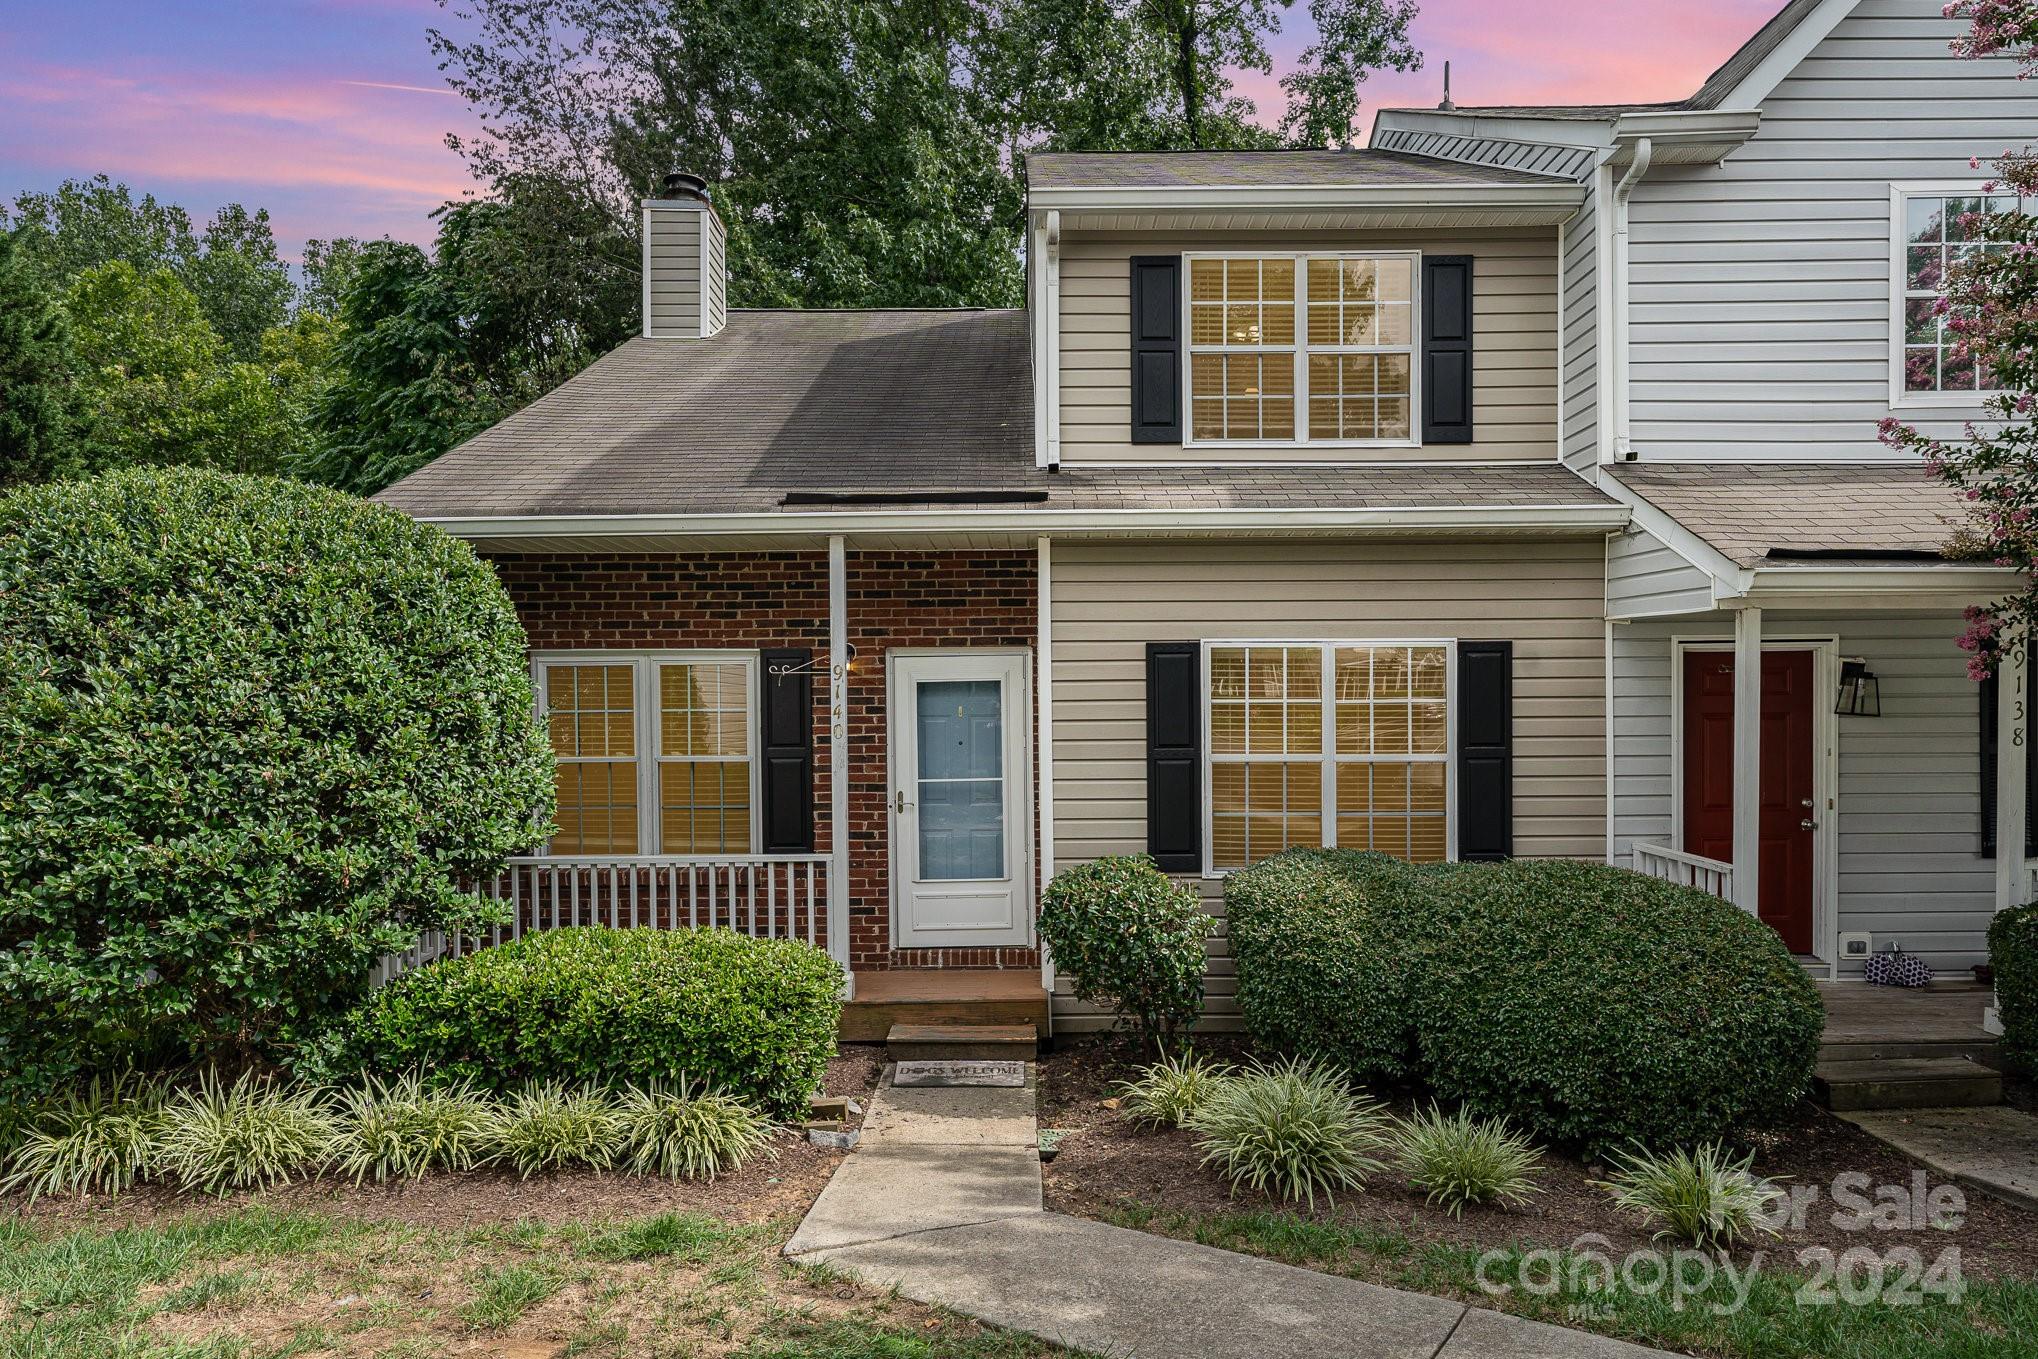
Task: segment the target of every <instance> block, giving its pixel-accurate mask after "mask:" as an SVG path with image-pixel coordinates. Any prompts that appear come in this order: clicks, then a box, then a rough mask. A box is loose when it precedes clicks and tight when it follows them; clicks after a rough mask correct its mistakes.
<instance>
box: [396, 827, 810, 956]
mask: <svg viewBox="0 0 2038 1359" xmlns="http://www.w3.org/2000/svg"><path fill="white" fill-rule="evenodd" d="M827 866H828V856H827V855H825V854H749V855H741V856H715V857H695V856H686V855H621V856H595V857H586V856H552V855H533V856H529V857H524V858H516V859H511V860H510V861H509V867H508V868H506V869H505V870H504V871H503V872H502V873H501V874H500V875H498V876H497V877H496V878H495V879H494V880H493V881H490V882H484V883H482V884H481V885H480V886H479V887H478V888H477V889H476V891H477V892H478V893H479V894H480V895H482V896H485V897H487V898H489V899H490V900H493V901H501V902H507V903H510V906H511V910H510V919H509V923H507V924H504V925H498V926H495V927H492V928H490V929H487V930H482V931H460V930H452V931H440V930H432V931H428V932H427V933H426V934H424V935H423V936H421V937H420V938H419V940H418V942H417V943H416V944H415V945H413V946H412V947H410V948H408V949H405V950H404V951H403V952H401V953H390V954H385V955H383V957H382V958H381V960H380V961H378V962H377V963H376V965H375V969H374V971H373V972H372V973H371V974H370V977H369V986H370V988H371V989H372V988H374V987H379V986H383V985H386V984H387V983H389V982H391V981H393V980H395V979H396V978H397V977H400V976H402V975H403V974H404V973H406V972H410V971H412V970H414V969H416V968H420V967H423V966H425V965H426V964H427V963H432V962H436V961H438V960H439V959H441V958H447V957H452V958H458V957H461V956H463V955H465V954H469V953H473V952H475V951H477V950H479V949H483V948H489V947H492V946H493V945H496V944H500V943H501V942H502V941H503V940H505V939H517V938H521V937H522V936H523V935H524V934H525V933H526V932H527V931H533V930H556V929H559V928H562V927H564V926H569V925H606V926H610V927H612V928H618V929H621V928H634V927H637V926H647V927H649V928H652V929H688V928H719V929H731V930H735V931H736V932H737V933H739V934H748V935H752V936H754V937H756V938H760V939H779V938H785V939H804V940H806V941H807V942H808V943H810V944H812V945H814V946H815V947H816V948H826V947H827V946H828V926H827V912H828V881H827Z"/></svg>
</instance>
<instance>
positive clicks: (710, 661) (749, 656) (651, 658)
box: [531, 651, 761, 858]
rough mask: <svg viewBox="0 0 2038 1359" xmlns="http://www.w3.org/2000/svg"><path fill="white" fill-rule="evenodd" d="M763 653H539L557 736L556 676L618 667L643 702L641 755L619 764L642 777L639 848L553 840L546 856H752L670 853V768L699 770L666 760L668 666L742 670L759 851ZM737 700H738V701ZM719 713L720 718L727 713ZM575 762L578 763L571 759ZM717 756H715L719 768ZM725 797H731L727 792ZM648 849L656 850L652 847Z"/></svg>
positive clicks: (753, 834)
mask: <svg viewBox="0 0 2038 1359" xmlns="http://www.w3.org/2000/svg"><path fill="white" fill-rule="evenodd" d="M758 664H759V657H758V653H756V652H754V651H558V652H534V653H533V654H532V656H531V671H532V678H533V680H534V682H535V687H536V689H537V699H538V704H539V709H540V718H541V720H542V721H544V722H545V724H546V727H547V731H548V734H549V733H550V732H551V731H552V716H553V710H554V707H555V705H554V703H553V675H554V673H555V672H558V671H561V670H567V669H573V668H577V667H579V668H584V667H604V666H606V667H616V668H622V669H626V670H628V671H629V673H630V675H631V676H632V684H633V686H634V692H635V694H636V695H637V696H638V702H637V705H636V714H635V722H634V725H633V727H632V740H633V742H634V749H635V754H634V755H633V756H631V757H630V758H628V759H617V760H616V761H615V762H616V763H618V764H623V765H628V766H629V767H631V768H632V769H633V770H634V773H635V780H634V786H635V793H636V799H637V800H636V843H635V846H634V847H632V848H630V849H617V848H610V849H594V848H588V849H577V848H568V847H566V846H564V845H562V844H560V843H559V837H556V836H555V837H553V839H551V840H548V841H547V842H546V843H545V845H544V846H543V847H542V848H541V850H540V851H539V852H540V853H543V854H547V855H553V856H557V857H562V858H563V857H574V856H578V855H600V854H673V855H675V856H679V857H687V856H688V855H689V854H691V855H693V856H695V857H710V858H712V857H721V856H723V855H739V854H740V855H749V854H751V853H753V852H754V851H753V850H751V849H727V850H710V851H705V852H703V851H675V850H667V849H664V848H662V844H663V831H664V827H663V811H664V808H663V803H664V797H665V789H664V779H663V777H662V775H663V770H664V767H665V766H666V765H667V764H678V763H696V762H691V761H681V760H677V759H674V760H668V759H667V758H665V757H664V756H663V755H662V751H663V749H664V744H663V743H664V722H663V718H664V696H663V693H662V691H661V689H660V688H659V687H658V686H659V685H660V684H661V669H662V667H666V666H687V665H713V666H726V667H729V668H730V669H731V670H734V671H740V674H741V676H742V684H741V687H742V691H743V702H744V704H745V710H744V733H743V734H744V743H745V749H746V754H745V755H744V757H743V760H742V763H744V764H745V765H746V766H747V785H748V786H747V788H746V789H745V790H744V791H743V796H744V797H745V798H747V805H748V808H749V817H748V828H747V830H746V832H745V834H746V836H747V844H749V845H751V846H755V845H757V844H758V843H760V841H759V835H760V828H759V817H760V815H761V808H760V805H759V790H758V784H759V779H760V773H759V769H760V763H759V758H758V749H757V741H758V734H757V733H758V728H757V721H758V716H757V709H756V695H757V669H756V667H757V665H758ZM732 701H733V700H732ZM721 710H722V708H721V707H717V708H716V709H715V711H721ZM568 758H569V759H570V758H571V757H568ZM715 758H717V757H710V758H709V760H708V762H710V763H712V762H714V760H715ZM720 758H721V762H722V763H725V764H735V763H738V761H737V760H736V759H735V758H734V757H720ZM724 796H725V797H726V796H727V793H726V790H724ZM647 846H648V847H649V848H647Z"/></svg>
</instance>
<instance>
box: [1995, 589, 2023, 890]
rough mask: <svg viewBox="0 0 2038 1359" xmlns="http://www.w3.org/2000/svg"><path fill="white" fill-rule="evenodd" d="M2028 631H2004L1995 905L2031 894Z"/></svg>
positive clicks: (1998, 732)
mask: <svg viewBox="0 0 2038 1359" xmlns="http://www.w3.org/2000/svg"><path fill="white" fill-rule="evenodd" d="M2027 654H2028V653H2027V650H2026V647H2025V645H2024V632H2023V630H2022V629H2018V630H2017V631H2015V632H2012V633H2009V634H2007V635H2005V636H2004V638H2003V644H2002V659H2001V661H1999V662H1998V663H1997V666H1996V909H1997V910H1998V911H2006V910H2008V909H2009V908H2010V907H2012V906H2020V905H2022V904H2023V903H2024V901H2025V900H2026V899H2027V898H2028V897H2029V895H2030V884H2029V883H2028V882H2027V881H2026V877H2027V872H2026V868H2025V860H2024V815H2025V805H2024V802H2025V799H2024V787H2025V784H2024V768H2025V764H2026V762H2027V761H2028V760H2029V759H2030V749H2031V741H2030V727H2031V713H2030V705H2029V704H2028V703H2027V702H2026V699H2027V697H2028V694H2029V689H2030V686H2031V675H2030V671H2029V668H2028V667H2027V665H2026V664H2025V659H2026V656H2027Z"/></svg>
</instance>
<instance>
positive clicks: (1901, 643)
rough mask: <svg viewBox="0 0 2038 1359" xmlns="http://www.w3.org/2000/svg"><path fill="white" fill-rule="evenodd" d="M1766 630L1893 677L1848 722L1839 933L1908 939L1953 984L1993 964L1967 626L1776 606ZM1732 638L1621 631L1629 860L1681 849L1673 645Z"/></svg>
mask: <svg viewBox="0 0 2038 1359" xmlns="http://www.w3.org/2000/svg"><path fill="white" fill-rule="evenodd" d="M1762 630H1763V632H1764V634H1765V635H1766V636H1767V637H1769V638H1771V639H1786V638H1824V637H1833V636H1837V637H1838V638H1839V639H1840V646H1839V650H1840V654H1841V655H1843V656H1862V657H1865V658H1866V659H1867V661H1868V664H1869V667H1870V668H1871V669H1873V670H1874V671H1875V673H1876V676H1877V678H1878V679H1879V680H1880V681H1881V690H1882V716H1880V717H1841V718H1839V719H1837V721H1838V739H1839V751H1838V763H1839V774H1840V781H1839V806H1838V808H1837V809H1836V811H1835V813H1834V814H1835V815H1836V816H1837V818H1838V822H1837V825H1838V834H1839V845H1838V849H1839V928H1840V930H1842V931H1850V930H1868V931H1871V932H1872V933H1873V934H1874V935H1875V946H1876V947H1877V948H1878V949H1880V948H1884V947H1887V946H1888V945H1889V944H1890V943H1891V942H1892V941H1900V942H1901V943H1902V944H1903V946H1904V948H1905V949H1907V950H1909V951H1911V952H1913V953H1918V954H1921V955H1922V956H1923V957H1924V958H1925V960H1926V961H1927V962H1929V963H1930V964H1931V965H1932V966H1933V967H1934V968H1935V969H1937V970H1938V971H1939V972H1940V974H1941V975H1946V974H1948V973H1953V972H1958V971H1964V970H1965V969H1966V968H1968V967H1969V966H1971V965H1972V964H1974V963H1978V962H1981V961H1983V960H1984V959H1985V958H1986V957H1987V956H1988V942H1987V932H1988V925H1989V920H1990V918H1991V916H1992V915H1993V914H1994V910H1995V862H1994V861H1993V860H1992V859H1984V858H1983V857H1981V706H1980V705H1981V699H1980V695H1979V694H1978V693H1977V692H1976V686H1975V684H1974V682H1973V681H1971V680H1969V679H1968V678H1967V674H1966V666H1967V657H1966V654H1965V653H1963V652H1962V651H1961V650H1960V649H1959V648H1958V647H1956V646H1954V645H1953V639H1954V638H1955V637H1957V636H1958V635H1959V633H1960V619H1959V616H1958V615H1957V614H1953V613H1945V614H1937V615H1932V614H1911V615H1901V616H1898V615H1887V614H1885V615H1880V616H1876V615H1860V614H1854V615H1840V616H1833V615H1821V614H1812V613H1798V612H1786V611H1782V610H1768V611H1765V612H1764V614H1763V617H1762ZM1732 635H1733V624H1732V621H1731V619H1730V618H1729V617H1728V616H1727V615H1726V614H1717V613H1715V614H1698V615H1695V616H1692V617H1687V618H1677V619H1659V620H1655V621H1651V622H1637V623H1633V624H1628V625H1625V626H1622V627H1617V628H1615V629H1614V671H1615V678H1614V684H1615V686H1616V688H1617V691H1618V692H1619V694H1620V702H1619V703H1618V704H1617V705H1616V707H1615V715H1614V724H1615V725H1614V785H1613V786H1614V833H1615V838H1614V847H1615V855H1616V859H1615V861H1616V862H1617V863H1621V864H1626V863H1628V862H1629V853H1630V851H1631V849H1632V847H1633V845H1634V842H1635V841H1637V840H1646V841H1654V842H1656V843H1659V844H1670V845H1675V844H1676V839H1675V836H1676V833H1677V831H1676V827H1675V825H1674V824H1673V817H1674V811H1673V807H1674V799H1673V797H1672V795H1671V793H1672V789H1671V781H1672V779H1673V777H1674V775H1673V773H1672V770H1673V768H1674V765H1673V759H1672V735H1673V731H1674V728H1675V717H1674V715H1673V712H1672V703H1673V700H1672V683H1671V672H1672V666H1673V664H1674V661H1673V651H1672V644H1673V639H1675V638H1685V639H1692V640H1697V639H1706V638H1710V639H1714V640H1723V639H1725V638H1728V637H1731V636H1732ZM1814 942H1815V944H1816V945H1817V947H1818V948H1819V949H1820V950H1822V951H1823V950H1824V949H1825V948H1826V947H1827V941H1826V940H1824V939H1818V940H1815V941H1814ZM1842 971H1843V972H1845V973H1848V974H1853V973H1858V972H1859V971H1860V965H1859V964H1858V963H1850V964H1843V966H1842Z"/></svg>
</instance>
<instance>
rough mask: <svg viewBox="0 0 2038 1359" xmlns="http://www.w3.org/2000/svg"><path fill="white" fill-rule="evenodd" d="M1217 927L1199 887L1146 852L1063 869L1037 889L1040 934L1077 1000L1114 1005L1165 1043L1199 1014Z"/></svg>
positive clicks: (1142, 1031)
mask: <svg viewBox="0 0 2038 1359" xmlns="http://www.w3.org/2000/svg"><path fill="white" fill-rule="evenodd" d="M1214 924H1215V922H1214V921H1213V920H1212V919H1211V917H1210V913H1209V912H1208V911H1207V910H1205V909H1204V908H1203V899H1202V898H1201V897H1200V896H1198V895H1197V893H1196V889H1195V888H1193V887H1188V886H1185V885H1183V884H1181V883H1178V882H1176V881H1174V880H1173V879H1171V878H1169V877H1168V876H1167V874H1165V873H1163V872H1161V871H1160V869H1158V868H1156V867H1155V866H1154V862H1153V860H1152V859H1151V858H1149V857H1147V856H1146V855H1144V854H1133V855H1123V856H1118V857H1112V858H1103V859H1097V860H1094V861H1092V862H1090V863H1086V864H1082V865H1079V866H1078V867H1075V868H1070V869H1064V870H1063V871H1062V872H1060V873H1057V874H1055V876H1054V881H1053V882H1050V883H1049V884H1048V885H1047V890H1046V891H1044V892H1042V893H1041V894H1040V916H1039V928H1040V938H1041V940H1042V942H1044V943H1045V944H1046V945H1047V946H1048V948H1049V950H1051V951H1052V953H1053V956H1054V965H1055V968H1056V970H1057V971H1059V972H1062V973H1064V974H1065V975H1067V976H1068V978H1069V980H1070V981H1071V983H1072V984H1073V985H1074V987H1075V992H1076V996H1077V998H1078V999H1081V1000H1086V1001H1091V1002H1093V1003H1095V1004H1099V1005H1107V1006H1109V1007H1111V1008H1112V1009H1114V1010H1116V1011H1118V1013H1119V1014H1121V1015H1123V1016H1124V1017H1125V1018H1127V1019H1129V1020H1131V1021H1132V1023H1133V1024H1134V1025H1135V1026H1136V1027H1137V1028H1138V1029H1139V1031H1140V1033H1141V1034H1142V1035H1144V1036H1145V1037H1147V1038H1149V1039H1151V1040H1153V1041H1154V1042H1157V1043H1160V1044H1161V1045H1163V1046H1165V1045H1166V1044H1168V1043H1169V1042H1171V1041H1172V1040H1173V1039H1174V1037H1175V1035H1176V1034H1178V1033H1180V1032H1181V1031H1182V1030H1184V1029H1186V1028H1188V1027H1189V1025H1191V1024H1193V1023H1195V1022H1196V1016H1198V1015H1199V1014H1201V1013H1202V1012H1203V973H1204V972H1205V971H1206V970H1207V968H1208V967H1209V957H1208V955H1207V954H1206V953H1205V952H1204V948H1203V945H1204V941H1205V940H1206V939H1208V938H1209V937H1210V931H1211V928H1212V927H1213V925H1214Z"/></svg>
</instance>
